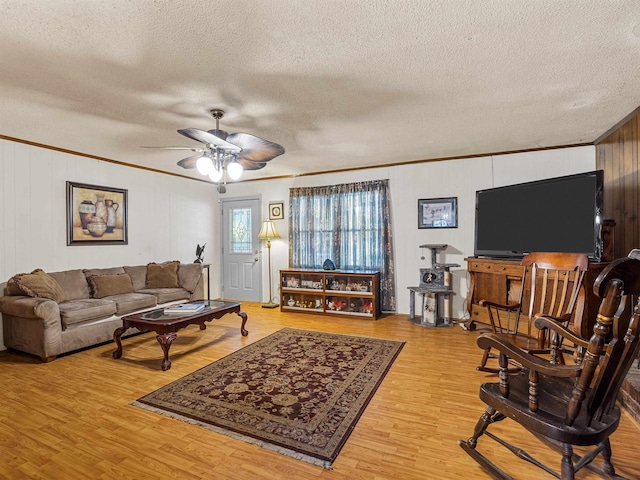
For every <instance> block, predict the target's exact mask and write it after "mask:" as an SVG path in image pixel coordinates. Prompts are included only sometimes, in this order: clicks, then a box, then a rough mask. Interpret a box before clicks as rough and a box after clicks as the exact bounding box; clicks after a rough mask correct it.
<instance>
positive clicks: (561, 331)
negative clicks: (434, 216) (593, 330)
mask: <svg viewBox="0 0 640 480" xmlns="http://www.w3.org/2000/svg"><path fill="white" fill-rule="evenodd" d="M562 318H563V317H551V316H548V315H540V316H537V317H536V319H535V321H534V325H535V326H536V328H538V329H540V330H542V329H543V328H548V329H549V330H552V331H553V332H556V333H557V334H558V335H560V336H561V337H564V338H565V339H566V340H568V341H570V342H572V343H574V344H575V345H577V346H579V347H584V348H587V347H588V346H589V340H586V339H584V338H582V337H581V336H580V335H578V334H577V333H575V332H574V331H573V330H569V328H567V327H565V326H564V325H562V324H561V323H560V322H562V321H563V320H562ZM565 321H566V320H565Z"/></svg>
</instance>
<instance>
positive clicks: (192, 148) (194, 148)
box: [140, 146, 204, 152]
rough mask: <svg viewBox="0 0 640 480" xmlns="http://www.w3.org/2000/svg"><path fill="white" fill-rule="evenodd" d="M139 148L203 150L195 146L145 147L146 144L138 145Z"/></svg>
mask: <svg viewBox="0 0 640 480" xmlns="http://www.w3.org/2000/svg"><path fill="white" fill-rule="evenodd" d="M140 148H159V149H161V150H191V151H192V152H204V148H196V147H146V146H140Z"/></svg>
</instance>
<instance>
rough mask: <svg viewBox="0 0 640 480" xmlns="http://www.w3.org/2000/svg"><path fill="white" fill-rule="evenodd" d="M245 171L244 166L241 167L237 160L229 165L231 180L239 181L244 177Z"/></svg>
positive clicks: (228, 171) (228, 170)
mask: <svg viewBox="0 0 640 480" xmlns="http://www.w3.org/2000/svg"><path fill="white" fill-rule="evenodd" d="M243 170H244V169H243V168H242V165H240V164H239V163H238V161H237V160H233V161H232V162H231V163H230V164H229V165H227V173H228V174H229V178H231V180H238V179H239V178H240V177H241V176H242V171H243Z"/></svg>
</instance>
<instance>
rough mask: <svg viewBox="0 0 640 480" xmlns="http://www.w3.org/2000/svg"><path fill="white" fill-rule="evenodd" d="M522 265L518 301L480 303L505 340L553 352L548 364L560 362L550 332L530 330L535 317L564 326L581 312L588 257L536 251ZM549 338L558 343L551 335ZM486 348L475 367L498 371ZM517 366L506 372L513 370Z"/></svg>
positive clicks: (530, 349) (532, 350)
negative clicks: (489, 365) (488, 361)
mask: <svg viewBox="0 0 640 480" xmlns="http://www.w3.org/2000/svg"><path fill="white" fill-rule="evenodd" d="M521 265H522V267H523V273H522V279H521V282H522V284H521V288H520V292H519V295H518V301H517V302H516V303H513V304H510V305H501V304H498V303H494V302H489V301H486V300H482V301H480V305H483V306H485V307H487V313H488V314H489V321H490V322H491V330H492V332H493V333H495V334H496V335H499V336H500V337H502V338H503V339H505V340H508V341H509V342H511V343H513V344H515V345H517V346H518V347H520V348H521V349H522V350H524V351H526V352H527V353H537V354H543V353H548V354H553V356H552V357H551V359H550V360H551V362H552V363H558V362H559V363H564V359H563V357H562V348H557V349H552V348H551V342H552V339H551V338H550V332H549V330H547V329H542V330H538V331H534V329H533V328H532V327H533V322H534V320H535V317H536V316H540V315H545V316H549V317H553V318H554V319H555V320H556V322H558V323H560V324H562V325H563V326H565V327H567V326H568V325H569V322H570V320H571V318H572V317H573V315H574V312H576V310H577V312H576V314H579V315H582V308H583V306H584V291H583V289H582V288H581V287H582V281H583V279H584V275H585V273H586V271H587V268H588V266H589V258H588V257H587V256H586V255H584V254H578V253H558V252H552V253H549V252H536V253H530V254H528V255H526V256H525V257H524V258H523V259H522V262H521ZM522 321H526V322H527V324H526V332H521V331H520V324H521V323H522ZM554 337H555V338H553V340H554V341H555V342H556V343H560V344H561V343H562V339H561V338H558V337H557V335H555V334H554ZM490 351H491V348H490V347H489V348H486V349H485V351H484V352H483V355H482V360H481V361H480V365H479V366H478V367H476V369H477V370H480V371H483V372H490V373H498V371H499V369H498V368H496V367H488V366H487V360H488V359H489V358H495V355H492V354H491V353H490ZM519 369H520V368H519V367H518V366H516V367H512V368H511V369H510V370H509V371H510V372H511V373H515V372H517V371H519Z"/></svg>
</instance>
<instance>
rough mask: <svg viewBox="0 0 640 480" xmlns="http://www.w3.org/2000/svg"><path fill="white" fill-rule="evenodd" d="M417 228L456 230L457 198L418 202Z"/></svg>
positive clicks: (426, 199) (430, 199)
mask: <svg viewBox="0 0 640 480" xmlns="http://www.w3.org/2000/svg"><path fill="white" fill-rule="evenodd" d="M418 228H458V197H450V198H424V199H421V200H418Z"/></svg>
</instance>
